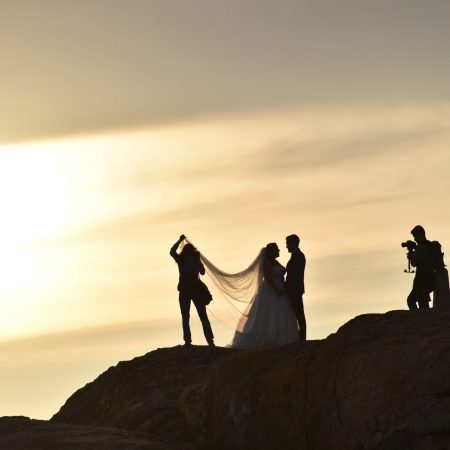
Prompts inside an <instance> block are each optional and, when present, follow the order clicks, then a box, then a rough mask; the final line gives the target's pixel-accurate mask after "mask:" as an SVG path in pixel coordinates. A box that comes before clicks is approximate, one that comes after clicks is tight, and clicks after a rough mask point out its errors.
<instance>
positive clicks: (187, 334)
mask: <svg viewBox="0 0 450 450" xmlns="http://www.w3.org/2000/svg"><path fill="white" fill-rule="evenodd" d="M179 299H180V310H181V318H182V322H183V340H184V342H185V343H186V344H188V345H189V344H190V343H191V329H190V328H189V315H190V314H189V311H190V309H191V299H190V297H189V295H186V294H185V293H183V292H180V296H179Z"/></svg>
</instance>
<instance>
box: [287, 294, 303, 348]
mask: <svg viewBox="0 0 450 450" xmlns="http://www.w3.org/2000/svg"><path fill="white" fill-rule="evenodd" d="M288 298H289V301H290V303H291V305H292V308H293V309H294V313H295V317H296V318H297V323H298V328H299V337H300V340H301V341H306V318H305V309H304V307H303V294H301V293H292V292H288Z"/></svg>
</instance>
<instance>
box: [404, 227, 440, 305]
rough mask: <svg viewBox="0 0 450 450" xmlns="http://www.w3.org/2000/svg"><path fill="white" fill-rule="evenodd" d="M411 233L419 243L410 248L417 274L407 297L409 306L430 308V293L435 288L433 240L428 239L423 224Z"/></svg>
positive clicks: (410, 259) (409, 255) (411, 261)
mask: <svg viewBox="0 0 450 450" xmlns="http://www.w3.org/2000/svg"><path fill="white" fill-rule="evenodd" d="M411 234H412V235H413V238H414V241H415V242H416V244H417V245H416V246H415V247H414V248H411V249H410V250H409V252H408V254H407V257H408V259H409V261H410V263H411V265H412V266H413V267H415V268H416V276H415V277H414V282H413V288H412V291H411V293H410V294H409V295H408V298H407V303H408V308H409V309H417V307H419V308H429V307H430V301H431V297H430V293H431V292H432V291H433V290H434V269H433V260H432V250H431V242H430V241H429V240H428V239H427V237H426V233H425V229H424V228H423V227H422V226H421V225H416V226H415V227H414V228H413V229H412V230H411Z"/></svg>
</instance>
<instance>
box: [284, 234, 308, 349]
mask: <svg viewBox="0 0 450 450" xmlns="http://www.w3.org/2000/svg"><path fill="white" fill-rule="evenodd" d="M299 245H300V238H299V237H298V236H297V235H296V234H291V235H290V236H288V237H287V238H286V248H287V249H288V252H289V253H290V254H291V259H290V260H289V262H288V263H287V266H286V292H287V295H288V297H289V301H290V302H291V305H292V307H293V308H294V312H295V317H296V318H297V322H298V327H299V335H300V340H301V341H305V340H306V318H305V310H304V307H303V294H304V293H305V266H306V258H305V255H304V254H303V252H302V251H301V250H300V248H299Z"/></svg>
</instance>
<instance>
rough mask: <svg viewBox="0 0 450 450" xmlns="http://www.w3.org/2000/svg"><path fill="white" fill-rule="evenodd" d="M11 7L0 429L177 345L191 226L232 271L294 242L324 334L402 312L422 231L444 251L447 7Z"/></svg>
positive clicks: (310, 315) (0, 115) (315, 326)
mask: <svg viewBox="0 0 450 450" xmlns="http://www.w3.org/2000/svg"><path fill="white" fill-rule="evenodd" d="M0 12H2V14H1V17H2V19H3V20H2V27H0V37H1V39H0V53H1V54H2V56H3V61H4V70H3V71H2V73H1V74H0V80H1V81H2V82H1V83H0V86H2V88H1V89H2V104H1V105H0V119H1V120H0V207H1V213H2V220H1V222H0V268H1V271H2V280H1V281H0V302H1V303H0V304H1V306H2V311H3V314H2V316H1V318H0V347H1V348H2V349H3V354H2V356H1V362H2V367H3V368H4V372H3V377H2V383H1V385H0V398H1V399H2V402H1V407H0V416H3V415H5V416H6V415H17V414H21V415H28V416H30V417H35V418H48V417H50V415H52V414H54V413H55V412H56V410H55V408H56V407H57V405H59V406H62V404H63V403H64V401H65V399H66V398H67V397H68V395H70V393H72V392H73V391H74V390H75V389H78V388H79V387H81V385H83V384H85V383H86V382H88V381H90V380H91V379H92V378H93V377H95V376H97V375H98V373H99V372H100V371H101V372H103V370H105V368H106V366H107V365H108V364H110V365H113V364H116V363H117V362H118V361H119V360H123V359H127V358H132V357H133V356H137V354H141V353H142V352H146V351H150V350H152V349H154V348H156V347H158V346H172V345H177V344H179V343H182V330H181V317H180V313H179V306H178V295H177V291H176V285H177V280H178V270H177V267H176V264H175V263H174V262H173V260H172V258H171V257H170V256H169V249H170V247H171V246H172V245H173V243H174V242H175V241H176V240H177V239H178V237H179V236H180V234H186V235H187V237H188V238H189V239H190V240H191V241H192V242H193V243H194V244H195V245H196V247H197V248H199V250H200V251H201V252H202V253H203V254H204V255H205V256H206V257H207V258H208V259H210V260H211V261H212V262H213V263H214V264H215V265H217V266H218V267H220V268H222V269H224V270H226V271H229V272H233V271H234V272H236V271H239V270H242V269H244V268H245V267H247V266H248V265H249V264H250V262H251V261H253V259H254V258H255V256H256V255H257V254H258V251H259V250H260V248H261V247H263V246H264V245H266V244H267V243H268V242H273V241H275V242H277V243H278V246H279V247H280V250H281V256H280V258H279V261H280V262H281V263H282V264H283V265H285V264H286V262H287V260H288V258H289V255H288V253H287V251H286V249H285V243H284V239H285V236H287V235H289V234H292V233H296V234H298V235H300V237H301V248H302V250H303V251H304V253H305V255H306V258H307V266H306V294H305V296H304V303H305V311H306V318H307V322H308V339H323V338H325V337H326V336H327V335H329V334H330V333H333V332H335V331H336V330H337V329H338V328H339V327H340V326H341V325H343V324H344V323H346V322H347V321H348V320H350V319H351V318H353V317H355V316H357V315H360V314H363V313H382V312H385V311H389V310H397V309H407V304H406V297H407V295H408V293H409V291H410V289H411V285H412V276H411V275H409V274H404V273H403V270H404V269H405V268H406V265H407V261H406V252H405V250H404V249H402V248H401V247H400V243H401V242H403V241H405V240H407V239H410V238H411V236H410V230H411V229H412V228H413V227H414V226H415V225H417V224H421V225H423V226H424V227H425V230H426V231H427V236H428V238H429V239H430V240H438V241H439V242H440V243H441V244H442V246H443V251H444V252H446V253H447V252H448V251H449V250H448V249H449V248H450V232H449V230H450V217H449V215H448V212H447V210H446V205H447V203H448V201H447V200H446V194H447V193H448V192H450V179H449V177H448V173H449V170H448V169H449V167H450V151H449V144H450V91H449V86H448V81H447V80H448V76H449V74H450V61H449V59H448V57H447V53H448V51H447V48H446V47H448V44H447V43H448V42H450V28H449V27H448V26H447V24H446V20H445V18H446V17H448V14H449V13H450V4H449V3H448V2H445V1H443V0H442V1H441V0H438V1H436V2H434V3H433V4H432V5H424V4H423V2H420V1H418V0H409V1H405V0H399V1H398V2H396V3H395V4H393V3H392V2H388V1H387V0H386V1H385V0H382V1H380V2H377V4H376V5H375V4H373V3H372V2H354V1H352V0H349V1H346V2H341V3H340V4H337V3H336V2H333V1H331V0H319V1H317V0H316V1H312V0H302V1H300V2H298V1H294V0H292V1H291V0H287V1H286V2H284V3H283V4H282V5H276V4H274V3H272V2H270V1H268V0H264V1H258V2H257V1H253V0H250V1H248V2H240V1H231V2H227V4H220V5H219V4H215V5H211V4H210V3H209V2H207V1H206V0H195V1H194V3H192V4H191V5H190V6H187V5H186V4H184V3H183V2H181V1H176V0H171V1H167V2H147V1H144V0H135V1H134V2H132V3H131V4H127V5H125V4H123V3H121V2H118V1H115V0H95V1H94V2H91V3H90V4H89V5H87V4H84V5H81V4H73V2H70V1H68V0H62V1H59V2H54V1H52V0H43V1H42V2H40V3H39V5H35V4H29V3H28V2H21V1H18V2H14V3H12V2H3V3H2V4H1V5H0ZM214 301H219V300H218V299H215V300H214ZM191 322H192V328H193V338H194V344H201V345H203V342H204V339H203V336H202V333H201V330H200V328H199V321H198V318H197V316H196V314H192V315H191ZM211 322H212V326H213V329H214V330H215V331H216V334H217V339H216V341H217V344H218V345H222V346H224V345H227V344H228V343H229V342H230V341H231V336H232V331H231V330H229V329H227V328H226V327H225V326H223V325H222V324H221V323H220V322H219V321H217V320H216V319H215V318H214V317H213V318H212V319H211ZM24 393H25V394H24Z"/></svg>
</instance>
